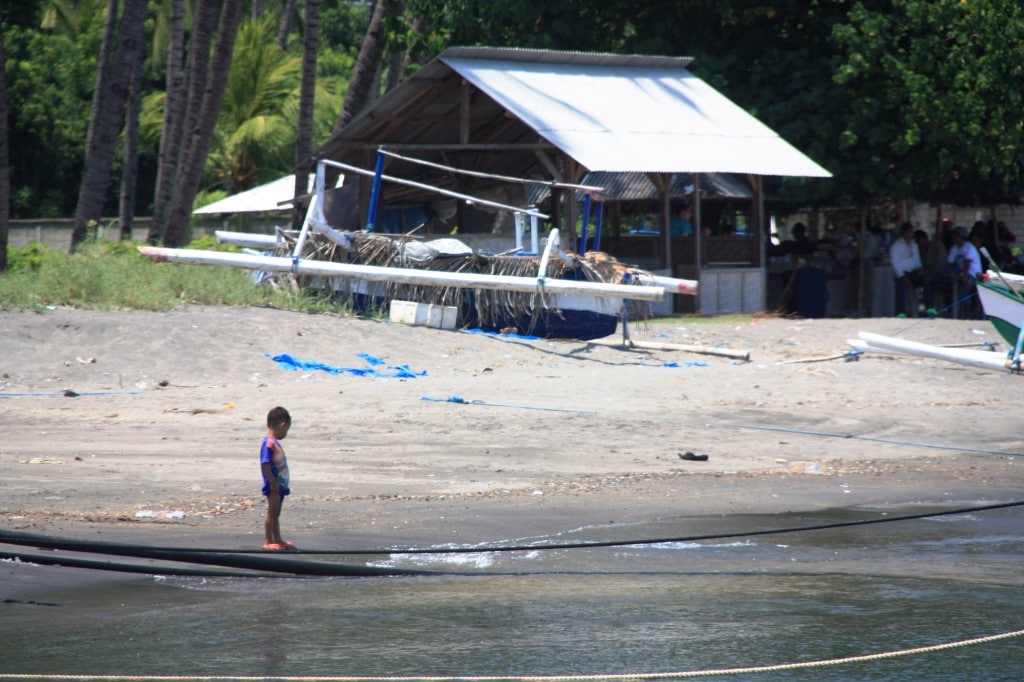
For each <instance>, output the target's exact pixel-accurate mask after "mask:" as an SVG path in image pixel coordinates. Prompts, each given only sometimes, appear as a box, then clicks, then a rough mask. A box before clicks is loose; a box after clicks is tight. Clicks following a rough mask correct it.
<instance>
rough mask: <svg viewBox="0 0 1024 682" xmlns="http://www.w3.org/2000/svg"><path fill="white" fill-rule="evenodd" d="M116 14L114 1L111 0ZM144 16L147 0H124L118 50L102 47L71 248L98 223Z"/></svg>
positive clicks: (78, 244)
mask: <svg viewBox="0 0 1024 682" xmlns="http://www.w3.org/2000/svg"><path fill="white" fill-rule="evenodd" d="M111 4H112V5H113V7H112V9H113V10H114V12H115V14H116V8H117V2H116V0H111ZM145 19H146V0H125V2H124V12H123V13H122V15H121V27H120V30H119V31H118V38H117V50H116V52H112V51H111V49H110V48H108V47H105V48H104V50H103V51H102V52H101V58H100V62H99V64H100V65H99V70H100V71H101V72H105V73H100V74H98V75H97V83H98V84H100V85H101V88H102V89H100V91H99V92H98V93H97V94H96V104H95V105H94V106H93V110H92V114H91V118H90V123H89V129H90V134H89V139H88V140H87V142H86V151H85V168H84V170H83V172H82V184H81V187H80V188H79V191H78V207H77V209H76V210H75V226H74V229H73V230H72V233H71V250H72V251H74V250H75V249H77V248H78V247H79V246H80V245H81V244H82V242H83V241H85V237H86V235H87V234H88V228H89V226H90V224H97V223H98V222H99V220H100V218H101V214H102V211H103V203H104V200H105V199H106V195H107V186H108V185H109V183H110V169H111V166H112V165H113V163H114V149H115V146H116V144H117V136H118V134H119V133H120V131H121V126H122V124H123V123H124V110H125V103H126V101H127V98H128V89H129V87H130V84H131V75H132V66H133V65H134V64H135V63H136V62H137V61H138V54H139V52H141V51H142V49H143V40H144V31H143V24H144V21H145Z"/></svg>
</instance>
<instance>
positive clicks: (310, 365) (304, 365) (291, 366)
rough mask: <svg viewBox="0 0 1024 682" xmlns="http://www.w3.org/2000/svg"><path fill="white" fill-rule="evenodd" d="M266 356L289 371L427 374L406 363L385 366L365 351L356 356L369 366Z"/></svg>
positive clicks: (399, 376)
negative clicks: (350, 365) (330, 363)
mask: <svg viewBox="0 0 1024 682" xmlns="http://www.w3.org/2000/svg"><path fill="white" fill-rule="evenodd" d="M267 357H268V358H270V359H271V360H273V361H274V362H276V363H277V364H278V366H280V367H282V368H284V369H287V370H290V371H294V370H298V369H304V370H316V371H321V372H327V373H328V374H335V375H337V374H351V375H353V376H358V377H371V378H377V379H415V378H416V377H422V376H426V375H427V371H426V370H423V371H421V372H417V371H415V370H412V369H409V366H408V365H397V366H392V367H387V366H385V365H386V363H385V362H384V361H383V360H381V359H380V358H377V357H374V356H372V355H369V354H367V353H359V354H358V357H359V358H361V359H362V360H364V361H365V362H366V363H367V364H369V365H370V367H336V366H334V365H328V364H326V363H323V362H317V361H315V360H299V359H297V358H294V357H292V356H291V355H288V354H287V353H281V354H280V355H270V354H269V353H268V354H267ZM378 367H383V369H377V368H378Z"/></svg>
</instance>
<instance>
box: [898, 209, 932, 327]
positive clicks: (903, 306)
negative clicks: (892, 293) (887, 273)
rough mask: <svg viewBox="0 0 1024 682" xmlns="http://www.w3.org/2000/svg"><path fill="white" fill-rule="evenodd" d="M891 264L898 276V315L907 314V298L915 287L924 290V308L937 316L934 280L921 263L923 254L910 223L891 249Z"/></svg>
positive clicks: (902, 226) (904, 224) (903, 226)
mask: <svg viewBox="0 0 1024 682" xmlns="http://www.w3.org/2000/svg"><path fill="white" fill-rule="evenodd" d="M889 263H890V264H891V265H892V272H893V274H894V275H895V276H896V314H897V315H904V316H905V315H906V314H907V298H908V296H909V294H910V292H911V291H912V288H914V287H921V288H922V289H923V290H924V307H925V308H926V309H927V310H928V314H929V315H933V314H935V301H934V300H933V298H932V278H931V277H929V276H928V273H927V272H925V269H924V265H923V264H922V263H921V252H920V251H919V250H918V248H917V242H916V241H914V226H913V225H911V224H910V223H903V224H902V225H901V226H900V238H899V239H897V240H896V241H894V242H893V243H892V246H890V247H889ZM908 287H911V288H908Z"/></svg>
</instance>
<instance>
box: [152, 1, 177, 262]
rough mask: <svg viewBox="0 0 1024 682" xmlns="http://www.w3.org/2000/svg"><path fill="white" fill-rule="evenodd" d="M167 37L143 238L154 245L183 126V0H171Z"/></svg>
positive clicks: (168, 198) (164, 222)
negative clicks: (150, 203)
mask: <svg viewBox="0 0 1024 682" xmlns="http://www.w3.org/2000/svg"><path fill="white" fill-rule="evenodd" d="M170 27H171V28H170V40H169V42H168V44H167V85H166V93H165V95H164V125H163V130H162V131H161V133H160V152H159V157H158V162H157V173H156V189H155V191H154V194H153V222H152V224H151V225H150V228H149V235H148V236H147V237H146V241H148V242H149V243H150V244H157V243H158V242H159V241H160V240H161V239H162V238H163V234H164V228H165V227H166V225H167V207H168V206H169V204H170V202H171V193H172V192H174V168H175V166H176V165H177V164H176V161H177V158H178V156H177V152H176V150H177V149H179V148H180V146H181V136H182V130H183V128H184V125H185V92H186V87H187V83H186V81H185V0H171V21H170Z"/></svg>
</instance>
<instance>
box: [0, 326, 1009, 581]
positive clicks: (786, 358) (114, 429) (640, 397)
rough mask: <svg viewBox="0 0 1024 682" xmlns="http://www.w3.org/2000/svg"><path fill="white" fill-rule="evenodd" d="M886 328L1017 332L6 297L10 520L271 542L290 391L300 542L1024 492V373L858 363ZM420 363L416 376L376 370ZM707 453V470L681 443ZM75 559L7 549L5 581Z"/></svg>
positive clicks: (881, 360)
mask: <svg viewBox="0 0 1024 682" xmlns="http://www.w3.org/2000/svg"><path fill="white" fill-rule="evenodd" d="M861 330H863V331H873V332H876V333H882V334H893V335H897V334H899V335H901V336H903V337H904V338H908V339H913V340H919V341H924V342H928V343H940V344H966V343H980V342H981V341H983V340H989V341H994V342H999V341H1001V340H1000V339H999V338H998V336H997V334H996V333H995V330H994V328H992V326H991V325H990V324H989V323H988V322H984V321H977V320H974V321H953V320H928V321H917V320H906V319H866V320H789V319H780V318H772V317H756V318H754V319H752V320H751V319H749V318H723V319H717V320H715V319H712V320H705V321H700V322H693V321H683V320H672V321H665V322H658V323H651V324H648V325H645V326H638V327H635V328H633V329H632V337H633V338H634V339H635V340H648V341H657V342H661V343H679V344H700V345H705V346H721V347H726V348H732V349H738V350H749V351H750V357H751V360H750V362H743V361H737V360H734V359H731V358H726V357H721V356H715V355H701V354H694V353H682V352H678V351H663V350H642V349H631V350H623V349H621V348H615V347H609V346H607V345H599V344H592V343H586V342H580V341H565V340H562V341H526V340H522V339H518V338H505V337H493V336H485V335H480V334H470V333H464V332H448V331H440V330H434V329H427V328H413V327H405V326H401V325H396V324H391V323H388V322H383V321H372V320H357V319H351V318H342V317H336V316H330V315H308V314H302V313H294V312H286V311H279V310H272V309H240V308H224V307H209V308H189V309H186V310H178V311H170V312H162V313H152V312H137V311H114V312H96V311H75V310H65V309H57V310H52V311H46V312H43V313H30V312H2V313H0V348H2V349H3V352H2V353H0V394H2V397H0V429H2V432H3V439H2V442H0V465H2V466H3V467H4V468H5V470H6V471H7V473H8V477H9V480H10V482H11V485H10V486H8V494H7V495H6V496H5V499H4V500H3V502H0V522H2V524H3V527H4V528H6V529H9V530H19V531H25V532H33V533H45V534H50V535H55V536H63V537H74V538H82V539H95V540H104V541H117V542H131V543H137V544H151V545H161V546H171V547H222V548H226V549H233V548H255V547H258V546H259V545H260V544H262V515H263V500H262V498H261V496H260V495H259V469H258V462H257V452H258V444H259V440H260V438H261V437H262V435H263V433H264V432H265V416H266V412H267V410H269V409H270V408H271V407H273V406H275V405H283V406H285V407H287V408H288V409H289V410H290V412H291V414H292V416H293V420H294V424H293V428H292V430H291V433H290V434H289V436H288V438H287V439H286V441H285V447H286V449H287V452H288V457H289V463H290V465H291V469H292V477H293V484H292V488H293V494H292V495H291V496H290V497H289V498H288V500H287V501H286V503H285V507H284V514H283V516H282V528H283V530H284V534H285V536H286V538H288V539H290V540H292V541H293V542H295V543H296V544H297V545H298V546H299V547H300V548H309V549H313V548H315V549H335V548H351V547H359V548H363V547H379V546H386V547H396V546H398V547H402V546H420V547H425V546H432V545H437V544H442V543H450V542H455V543H481V542H503V541H508V540H512V539H515V538H522V537H527V536H529V537H536V536H545V535H551V534H556V533H564V532H566V531H568V530H572V529H576V528H580V527H583V526H593V527H616V526H617V527H627V528H628V526H629V525H630V524H637V523H650V522H656V521H659V520H662V519H678V520H680V523H681V527H685V528H694V529H695V531H696V532H701V531H700V529H702V528H712V527H722V521H721V519H723V518H725V519H728V518H732V517H738V515H746V514H780V513H784V512H788V513H800V512H807V513H810V512H816V511H821V510H824V509H834V508H849V509H863V510H883V509H884V510H914V509H919V508H922V505H924V506H928V507H944V506H967V505H971V504H977V503H985V502H998V501H1006V500H1011V499H1017V498H1020V497H1021V496H1022V491H1024V459H1022V458H1021V453H1024V442H1022V440H1024V439H1022V437H1021V436H1020V434H1019V427H1018V420H1016V419H1015V418H1013V417H1012V415H1014V414H1016V413H1017V412H1019V410H1020V408H1021V407H1022V399H1021V395H1022V393H1021V383H1020V382H1021V379H1020V377H1017V376H1013V375H1010V374H1008V373H1002V372H997V371H988V370H980V369H973V368H969V367H963V366H959V365H953V364H949V363H944V362H941V361H938V360H927V359H917V358H901V357H895V356H864V357H861V358H859V359H858V360H856V361H851V360H850V359H848V358H845V357H843V355H844V354H845V353H846V352H847V351H848V350H849V346H848V345H847V344H846V339H847V338H853V337H856V334H857V332H858V331H861ZM1003 348H1004V349H1005V346H1003ZM281 353H286V354H289V355H291V356H293V357H294V358H296V359H299V360H303V361H315V362H320V363H325V364H327V365H331V366H333V367H336V368H341V369H342V370H345V371H340V372H339V373H335V374H332V373H328V372H326V371H320V370H297V371H289V370H286V369H283V368H282V367H280V366H279V365H278V364H277V363H275V362H274V361H272V360H271V359H270V358H269V357H268V355H270V356H273V355H277V354H281ZM360 354H365V355H364V356H362V357H361V356H360ZM368 357H370V359H372V358H379V359H381V360H383V361H384V364H382V365H379V366H374V365H372V364H370V362H369V361H368ZM397 367H406V368H408V370H411V371H412V372H413V373H416V374H417V376H416V377H415V378H390V377H381V376H372V375H371V376H367V375H365V372H366V371H368V370H375V371H376V372H378V374H384V375H390V374H394V373H396V370H395V369H394V368H397ZM68 391H70V392H73V393H74V394H77V395H70V394H69V395H65V392H68ZM688 451H689V452H694V453H697V454H707V455H708V460H707V461H704V462H694V461H685V460H682V459H680V457H679V455H680V454H681V453H685V452H688ZM140 512H141V514H140ZM69 572H71V569H60V568H47V569H39V568H36V569H33V570H27V569H26V567H24V566H16V565H12V564H4V565H3V570H2V571H0V586H2V588H0V596H3V597H6V598H11V595H23V594H25V593H26V589H25V588H26V587H27V586H34V585H38V584H39V582H40V581H42V582H43V583H45V582H46V581H47V580H48V579H50V577H51V576H52V577H54V579H56V576H61V579H66V576H67V575H68V573H69ZM75 573H76V574H82V573H87V574H90V575H94V574H95V572H89V571H84V572H83V571H77V572H75ZM29 575H31V576H32V577H31V578H27V576H29ZM78 579H86V580H96V579H98V578H96V577H88V578H81V577H80V578H78ZM28 591H29V592H31V590H28Z"/></svg>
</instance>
